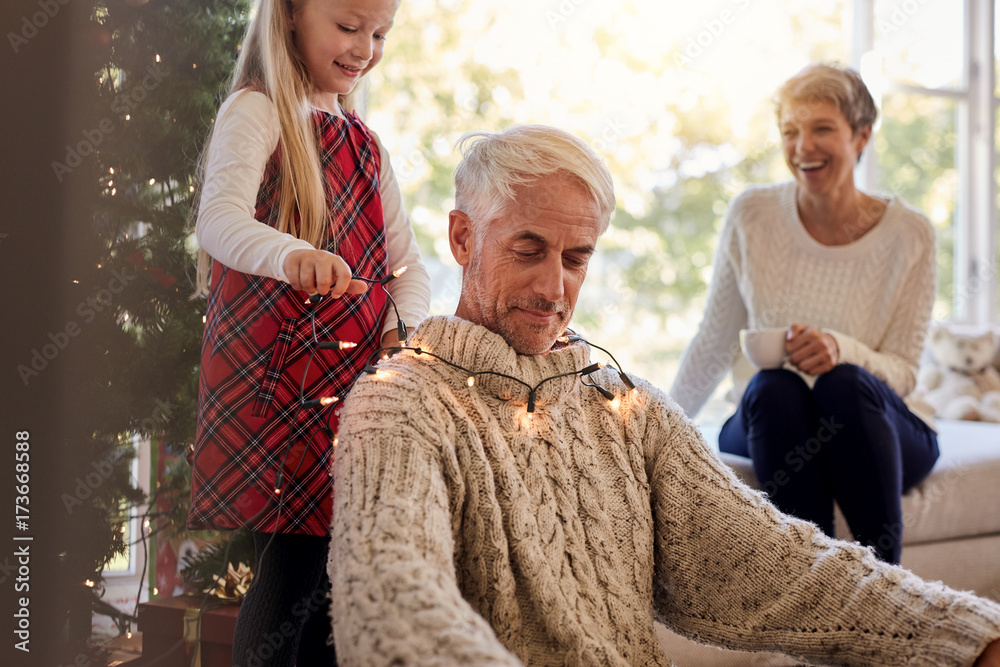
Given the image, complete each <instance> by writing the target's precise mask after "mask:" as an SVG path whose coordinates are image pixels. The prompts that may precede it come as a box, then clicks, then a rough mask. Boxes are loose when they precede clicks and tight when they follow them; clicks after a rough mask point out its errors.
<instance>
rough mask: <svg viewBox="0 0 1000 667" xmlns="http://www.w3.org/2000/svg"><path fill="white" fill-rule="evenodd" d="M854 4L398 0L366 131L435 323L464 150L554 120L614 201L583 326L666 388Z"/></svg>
mask: <svg viewBox="0 0 1000 667" xmlns="http://www.w3.org/2000/svg"><path fill="white" fill-rule="evenodd" d="M850 7H851V3H848V2H846V1H844V0H839V1H837V2H832V3H825V4H824V5H823V6H815V5H814V6H808V7H806V6H804V5H803V4H802V3H794V2H791V1H790V0H776V1H774V2H767V3H751V2H743V1H739V2H736V1H733V0H726V1H715V2H707V3H700V4H697V5H695V4H694V3H691V4H689V5H686V6H685V5H677V4H674V3H671V4H669V5H666V4H664V3H657V2H653V1H652V0H626V1H624V2H620V3H613V4H611V3H589V2H573V3H569V2H566V3H558V2H554V1H553V2H546V3H541V4H539V3H537V2H531V1H529V0H511V1H509V2H503V3H501V2H476V3H468V2H458V1H457V0H453V1H451V2H432V1H431V0H406V1H405V2H402V3H401V4H400V8H399V11H398V13H397V16H396V21H395V26H394V27H393V29H392V31H391V32H390V33H389V37H388V42H387V45H386V56H385V60H384V61H383V63H382V64H381V65H380V66H379V67H378V68H376V69H375V70H374V71H373V72H372V73H371V74H370V75H369V77H368V78H369V80H370V81H369V98H368V99H369V102H368V116H367V119H368V123H369V125H370V126H371V127H372V128H373V129H374V130H375V131H376V132H377V133H379V135H380V137H381V139H382V140H383V142H384V143H385V144H386V147H387V149H388V150H389V154H390V155H391V156H392V159H393V166H394V168H395V171H396V174H397V177H398V178H399V180H400V183H401V186H402V188H403V196H404V203H405V205H406V206H407V208H408V210H409V211H410V212H411V215H412V218H413V221H414V226H415V228H416V229H417V234H418V237H419V241H420V244H421V248H422V250H423V252H424V255H425V257H426V258H427V261H428V263H429V264H430V269H431V274H432V278H433V280H434V293H433V302H432V313H434V314H439V313H450V312H453V309H454V306H455V303H457V298H458V289H459V285H460V273H459V271H458V268H457V267H456V265H455V264H454V262H453V260H452V259H451V256H450V252H449V250H448V244H447V239H446V231H447V215H448V211H449V210H450V209H451V208H452V206H453V204H454V201H453V198H452V197H453V185H452V180H451V179H452V172H453V170H454V167H455V166H456V165H457V163H458V160H459V158H460V156H459V155H458V152H457V151H456V150H455V148H454V147H455V143H456V141H457V139H458V138H459V137H460V136H461V135H462V134H463V133H464V132H466V131H470V130H487V131H496V130H498V129H501V128H503V127H506V126H508V125H510V124H514V123H541V124H548V125H554V126H557V127H560V128H562V129H565V130H568V131H570V132H572V133H574V134H576V135H578V136H580V137H581V138H583V139H584V140H585V141H587V142H588V143H589V144H590V145H591V146H592V147H593V148H594V149H595V150H596V151H597V152H598V154H599V155H600V156H601V157H602V158H603V159H604V160H605V161H606V162H607V164H608V167H609V169H610V170H611V172H612V175H613V177H614V180H615V188H616V193H617V197H618V210H617V211H616V213H615V216H614V218H613V220H612V225H611V228H610V229H609V230H608V232H607V233H606V234H605V236H604V238H603V239H602V240H601V243H600V245H599V252H598V254H597V255H596V256H595V257H594V259H593V260H592V262H591V269H590V272H589V275H588V279H587V283H586V285H585V287H584V290H583V292H582V293H581V296H580V302H579V304H578V307H577V313H576V316H575V319H574V326H576V327H577V328H578V329H580V330H581V331H582V332H583V333H584V334H585V335H587V336H589V337H591V338H592V339H593V340H594V342H595V343H597V344H599V345H603V346H605V347H608V348H609V349H611V350H612V351H613V352H614V353H615V355H616V357H617V358H618V359H619V361H621V362H622V364H623V366H624V367H625V369H626V370H628V371H631V372H635V373H637V374H639V375H641V376H644V377H646V378H648V379H650V380H651V381H653V382H654V383H656V384H658V385H660V386H662V387H667V386H669V384H670V382H671V381H672V379H673V375H674V373H675V372H676V367H677V364H678V362H679V358H680V355H681V353H682V352H683V350H684V347H685V345H686V344H687V343H688V341H690V339H691V337H692V336H693V335H694V332H695V331H696V329H697V325H698V323H699V322H700V319H701V312H702V309H703V307H704V298H705V294H706V288H707V284H708V281H709V280H710V279H711V270H712V262H713V254H714V251H715V244H716V239H717V236H718V232H719V229H720V227H721V224H722V218H723V216H724V214H725V210H726V204H727V202H728V201H729V200H730V199H731V198H732V197H734V196H735V195H737V194H739V193H740V192H741V191H742V190H743V189H745V188H746V187H747V186H749V185H751V184H754V183H765V182H777V181H781V180H787V179H788V178H789V174H788V172H787V169H786V168H785V166H784V162H783V158H782V156H781V154H780V150H779V146H778V143H777V138H778V137H777V131H776V129H775V127H774V126H775V120H774V110H773V105H772V102H771V97H772V95H773V92H774V91H775V90H776V89H777V87H778V86H779V85H780V83H781V82H782V81H784V80H785V79H786V78H787V77H789V76H791V75H792V74H794V73H795V72H796V71H798V69H800V68H801V67H803V66H804V65H806V64H807V63H809V62H811V61H815V60H827V61H829V60H835V61H839V62H842V63H843V62H846V61H847V60H848V56H847V54H848V53H849V52H850V48H849V45H850V30H851V16H850V11H849V10H850ZM762 36H766V37H765V38H762ZM723 389H724V388H720V392H719V393H720V394H721V392H722V391H723Z"/></svg>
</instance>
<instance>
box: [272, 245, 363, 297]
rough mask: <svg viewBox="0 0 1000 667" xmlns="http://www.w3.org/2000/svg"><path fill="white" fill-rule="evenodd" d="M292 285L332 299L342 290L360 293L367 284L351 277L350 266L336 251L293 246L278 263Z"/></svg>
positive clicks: (342, 291)
mask: <svg viewBox="0 0 1000 667" xmlns="http://www.w3.org/2000/svg"><path fill="white" fill-rule="evenodd" d="M281 268H282V269H284V271H285V275H286V276H287V277H288V284H289V285H291V286H292V288H293V289H297V290H301V291H303V292H306V293H307V294H324V295H329V296H330V297H331V298H333V299H337V298H339V297H340V296H341V295H343V294H344V292H347V293H348V294H364V293H365V292H366V291H367V290H368V285H367V284H366V283H364V282H362V281H360V280H354V279H352V278H351V267H349V266H347V262H345V261H344V260H343V259H342V258H341V257H339V256H338V255H334V254H333V253H330V252H326V251H325V250H293V251H292V252H290V253H288V256H287V257H285V262H284V263H283V264H282V266H281Z"/></svg>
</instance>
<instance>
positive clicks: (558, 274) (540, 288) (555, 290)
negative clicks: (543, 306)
mask: <svg viewBox="0 0 1000 667" xmlns="http://www.w3.org/2000/svg"><path fill="white" fill-rule="evenodd" d="M532 288H533V289H534V291H535V294H537V295H538V296H540V297H542V298H543V299H545V300H546V301H550V302H553V303H554V302H556V301H559V300H560V299H562V298H563V294H564V289H563V265H562V258H561V257H560V256H559V255H558V254H550V255H549V256H548V257H546V259H545V261H544V262H540V263H539V264H538V265H536V266H535V275H534V277H533V280H532Z"/></svg>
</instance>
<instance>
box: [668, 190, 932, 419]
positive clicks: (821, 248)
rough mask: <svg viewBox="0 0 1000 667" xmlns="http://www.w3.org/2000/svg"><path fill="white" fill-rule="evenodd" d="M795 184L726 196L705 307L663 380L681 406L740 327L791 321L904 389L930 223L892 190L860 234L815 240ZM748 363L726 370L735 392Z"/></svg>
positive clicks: (915, 338) (724, 365)
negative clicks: (670, 375) (675, 367)
mask: <svg viewBox="0 0 1000 667" xmlns="http://www.w3.org/2000/svg"><path fill="white" fill-rule="evenodd" d="M795 188H796V185H795V183H794V182H788V183H782V184H778V185H768V186H760V187H754V188H751V189H749V190H747V191H746V192H744V193H743V194H741V195H740V196H739V197H737V198H736V199H735V200H733V201H732V202H731V203H730V205H729V210H728V212H727V214H726V219H725V222H724V224H723V228H722V232H721V235H720V238H719V244H718V247H717V249H716V253H715V260H714V265H713V267H712V271H713V273H712V281H711V285H710V287H709V291H708V303H707V305H706V307H705V316H704V319H703V320H702V323H701V326H700V327H699V330H698V333H697V334H696V335H695V338H694V340H693V341H692V342H691V344H690V345H689V346H688V349H687V350H686V352H685V354H684V357H683V359H682V360H681V367H680V370H679V371H678V374H677V377H676V379H675V380H674V383H673V386H672V387H671V389H670V395H671V397H672V398H673V399H674V400H676V401H677V403H678V404H680V406H681V407H682V408H684V410H685V411H686V412H687V413H688V414H689V415H692V416H694V415H696V414H697V413H698V411H699V410H700V409H701V408H702V406H703V405H704V404H705V402H706V401H707V400H708V398H709V397H710V396H711V394H712V392H713V391H714V389H715V387H716V386H717V385H718V384H719V382H720V381H721V380H722V378H723V377H724V376H725V375H726V373H727V372H729V370H730V369H733V367H734V363H735V362H737V360H738V359H739V358H740V345H739V331H740V329H743V328H764V327H786V326H789V325H791V324H792V323H794V322H801V323H805V324H808V325H810V326H813V327H817V328H821V329H823V330H824V331H826V332H827V333H829V334H831V335H832V336H833V337H834V339H836V341H837V346H838V347H839V349H840V363H845V364H855V365H857V366H861V367H862V368H864V369H866V370H867V371H869V372H870V373H872V374H873V375H875V377H877V378H879V379H880V380H882V381H884V382H885V383H886V384H887V385H888V386H889V387H890V388H891V389H892V390H893V391H895V392H896V393H897V394H898V395H899V396H901V397H904V398H905V397H906V396H907V394H909V393H910V392H911V391H913V388H914V386H915V384H916V374H917V367H918V364H919V359H920V352H921V349H922V347H923V343H924V338H925V337H926V333H927V328H928V325H929V323H930V318H931V308H932V306H933V304H934V294H935V289H936V287H935V286H936V279H937V269H936V258H935V238H934V228H933V227H932V226H931V224H930V222H929V221H928V220H927V218H925V217H924V216H923V214H921V213H920V212H919V211H917V210H915V209H913V208H911V207H909V206H907V205H906V204H905V203H903V202H902V201H901V200H899V199H898V198H896V197H891V198H890V199H889V203H888V205H887V206H886V210H885V214H884V215H883V217H882V219H881V220H879V222H878V223H877V224H876V225H875V226H874V227H873V228H872V229H870V230H869V231H868V232H867V233H866V234H865V235H864V236H862V237H861V238H859V239H858V240H856V241H854V242H852V243H849V244H847V245H839V246H827V245H823V244H821V243H819V242H818V241H816V240H815V239H814V238H813V237H812V236H810V235H809V233H808V232H807V231H806V229H805V227H804V226H803V225H802V221H801V220H800V219H799V215H798V208H797V206H796V201H795ZM747 368H748V365H747V364H737V365H736V368H735V370H734V378H733V380H734V389H735V392H734V393H735V398H736V400H737V401H738V400H739V397H740V395H741V394H742V389H743V388H745V386H746V382H747V381H748V380H749V377H750V375H752V372H753V371H752V369H750V370H744V369H747ZM805 377H806V379H807V380H814V379H815V378H812V377H810V376H805Z"/></svg>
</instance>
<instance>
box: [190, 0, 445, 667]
mask: <svg viewBox="0 0 1000 667" xmlns="http://www.w3.org/2000/svg"><path fill="white" fill-rule="evenodd" d="M396 7H397V1H396V0H259V1H258V5H257V9H256V13H255V14H254V16H253V18H252V20H251V23H250V26H249V28H248V31H247V34H246V37H245V39H244V41H243V44H242V49H241V53H240V57H239V61H238V63H237V66H236V72H235V74H234V76H233V81H232V86H231V89H230V94H229V96H228V98H227V99H226V101H225V102H224V103H223V105H222V107H221V108H220V109H219V113H218V117H217V119H216V122H215V127H214V130H213V134H212V136H211V137H210V139H209V142H208V146H207V149H206V151H205V155H204V157H203V160H204V163H203V165H204V166H203V186H202V195H201V202H200V209H199V211H198V217H197V237H198V242H199V243H200V245H201V247H202V261H200V262H199V264H200V266H199V288H200V289H202V290H204V289H205V286H206V284H207V274H208V269H209V268H210V269H211V287H210V289H209V290H208V313H207V317H206V323H205V335H204V341H203V347H202V359H201V375H200V387H199V400H198V427H197V435H196V440H195V453H194V460H193V474H192V481H191V496H192V503H191V511H190V515H189V518H188V526H189V528H191V529H196V530H202V529H235V528H241V527H244V526H246V527H248V528H249V529H250V530H252V531H253V534H254V543H255V546H256V548H257V560H258V562H257V566H256V570H255V578H254V581H253V584H252V585H251V587H250V590H249V592H248V594H247V597H246V599H245V600H244V601H243V605H242V607H241V609H240V613H239V617H238V619H237V624H236V636H235V638H234V644H233V660H234V664H235V665H254V666H256V665H292V664H295V663H296V662H297V664H299V665H314V664H316V665H318V664H323V665H332V664H335V661H334V656H333V648H332V646H328V645H327V638H328V637H329V636H330V623H329V618H328V607H329V601H328V596H327V590H328V589H329V582H328V581H327V579H326V559H327V553H328V542H329V537H328V535H329V526H330V518H331V517H330V511H331V492H332V489H331V482H330V466H331V463H332V450H333V442H332V441H333V434H334V433H335V431H336V416H335V414H333V413H332V412H331V410H332V409H333V408H331V407H328V406H319V407H306V406H303V405H302V403H303V401H315V399H319V398H323V397H334V396H342V392H343V391H344V390H346V389H347V388H348V387H349V386H350V383H351V382H352V380H353V378H354V377H355V376H356V375H357V374H358V373H359V372H360V371H361V369H362V368H363V366H364V365H365V362H366V360H367V359H368V358H369V357H370V356H371V355H372V353H373V352H374V351H375V350H377V349H378V348H379V347H380V346H382V345H393V344H396V342H397V338H396V318H395V316H394V313H393V317H389V318H386V317H384V306H385V294H384V293H383V291H382V287H381V286H378V285H376V286H374V287H373V288H372V289H370V290H369V289H366V287H367V285H366V283H365V282H363V281H361V280H357V279H355V278H364V279H376V280H377V279H380V278H383V277H384V276H386V275H387V274H389V273H390V272H392V271H394V270H396V269H398V268H400V267H403V266H406V267H407V268H408V270H407V271H406V273H405V274H403V275H402V276H401V277H400V278H398V279H397V280H393V281H392V282H390V283H388V284H387V286H386V288H387V289H388V290H389V292H390V293H391V294H392V296H393V298H394V300H395V302H396V304H397V305H398V308H399V315H400V317H401V318H402V320H403V321H404V322H405V323H407V324H410V325H415V324H416V323H417V322H418V321H419V320H420V319H422V318H423V317H424V315H426V313H427V309H428V305H429V300H430V286H429V280H428V277H427V272H426V270H425V269H424V267H423V265H422V264H421V262H420V257H419V254H418V251H417V246H416V242H415V239H414V236H413V231H412V229H411V228H410V224H409V220H408V219H407V217H406V215H405V213H404V212H403V210H402V207H401V203H400V195H399V189H398V187H397V185H396V181H395V178H394V176H393V173H392V170H391V168H390V165H389V158H388V156H387V155H386V153H385V150H384V149H383V148H382V146H381V144H380V143H379V141H378V139H377V138H376V137H375V136H374V134H372V133H371V132H370V131H369V130H368V128H366V127H365V125H364V124H363V123H362V122H361V121H360V120H359V118H358V116H357V115H356V114H355V113H353V112H350V111H348V110H349V109H351V108H352V106H353V105H352V104H351V93H352V92H353V91H354V90H355V88H356V86H357V83H358V81H359V80H360V78H361V77H362V76H364V75H365V74H366V73H367V72H368V71H369V70H371V69H372V68H373V67H375V65H376V64H378V62H379V60H381V58H382V49H383V46H384V43H385V35H386V33H387V32H388V31H389V29H390V28H391V27H392V21H393V16H394V15H395V12H396ZM209 255H210V256H211V258H213V259H214V263H212V262H211V260H209V259H208V256H209ZM317 294H318V295H322V298H321V299H320V300H319V301H318V302H317V301H316V300H315V299H312V300H310V298H309V297H310V296H312V295H317ZM333 341H345V342H349V343H356V344H357V347H355V348H353V349H343V350H340V349H317V347H316V343H317V342H319V343H322V342H333Z"/></svg>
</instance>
